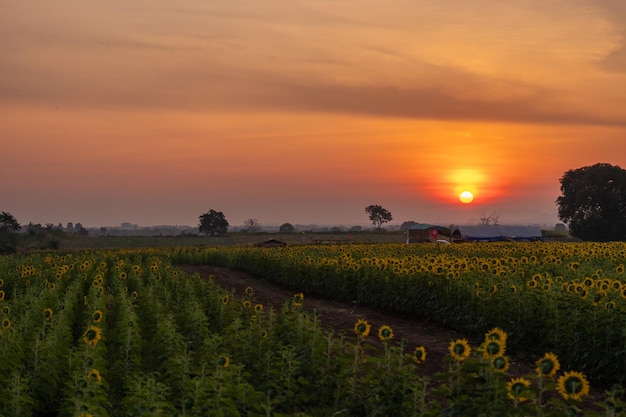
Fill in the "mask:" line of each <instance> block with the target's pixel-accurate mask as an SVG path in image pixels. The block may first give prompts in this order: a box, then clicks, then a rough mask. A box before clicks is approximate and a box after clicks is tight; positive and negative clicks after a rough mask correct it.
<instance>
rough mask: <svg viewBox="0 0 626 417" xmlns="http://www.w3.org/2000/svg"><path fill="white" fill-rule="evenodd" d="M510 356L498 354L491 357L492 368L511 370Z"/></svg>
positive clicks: (500, 370) (498, 370)
mask: <svg viewBox="0 0 626 417" xmlns="http://www.w3.org/2000/svg"><path fill="white" fill-rule="evenodd" d="M509 366H510V363H509V358H507V357H506V356H504V355H498V356H494V357H493V358H491V368H492V369H493V370H494V371H496V372H502V373H504V372H506V371H508V370H509Z"/></svg>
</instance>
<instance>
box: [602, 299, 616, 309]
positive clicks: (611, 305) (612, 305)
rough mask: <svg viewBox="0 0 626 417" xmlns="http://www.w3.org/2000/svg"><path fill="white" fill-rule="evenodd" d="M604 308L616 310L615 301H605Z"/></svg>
mask: <svg viewBox="0 0 626 417" xmlns="http://www.w3.org/2000/svg"><path fill="white" fill-rule="evenodd" d="M604 308H605V309H607V310H609V311H613V310H615V301H609V302H607V303H605V304H604Z"/></svg>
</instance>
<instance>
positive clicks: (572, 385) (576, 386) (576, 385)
mask: <svg viewBox="0 0 626 417" xmlns="http://www.w3.org/2000/svg"><path fill="white" fill-rule="evenodd" d="M565 389H566V390H567V392H569V393H571V394H578V393H579V392H580V391H581V390H582V389H583V383H582V381H581V380H580V379H578V378H576V377H570V378H567V379H566V380H565Z"/></svg>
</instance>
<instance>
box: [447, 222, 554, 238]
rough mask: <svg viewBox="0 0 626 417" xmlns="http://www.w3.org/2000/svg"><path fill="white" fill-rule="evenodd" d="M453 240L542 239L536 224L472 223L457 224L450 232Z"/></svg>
mask: <svg viewBox="0 0 626 417" xmlns="http://www.w3.org/2000/svg"><path fill="white" fill-rule="evenodd" d="M450 236H451V240H452V241H453V242H499V241H536V240H542V237H543V234H542V233H541V228H540V227H536V226H502V225H472V226H455V227H453V228H452V233H451V234H450Z"/></svg>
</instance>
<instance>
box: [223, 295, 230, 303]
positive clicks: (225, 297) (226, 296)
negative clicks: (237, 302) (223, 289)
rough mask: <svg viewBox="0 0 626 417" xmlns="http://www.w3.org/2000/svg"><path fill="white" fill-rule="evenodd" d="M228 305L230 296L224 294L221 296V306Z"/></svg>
mask: <svg viewBox="0 0 626 417" xmlns="http://www.w3.org/2000/svg"><path fill="white" fill-rule="evenodd" d="M228 303H230V295H228V294H224V295H223V296H222V304H228Z"/></svg>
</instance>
